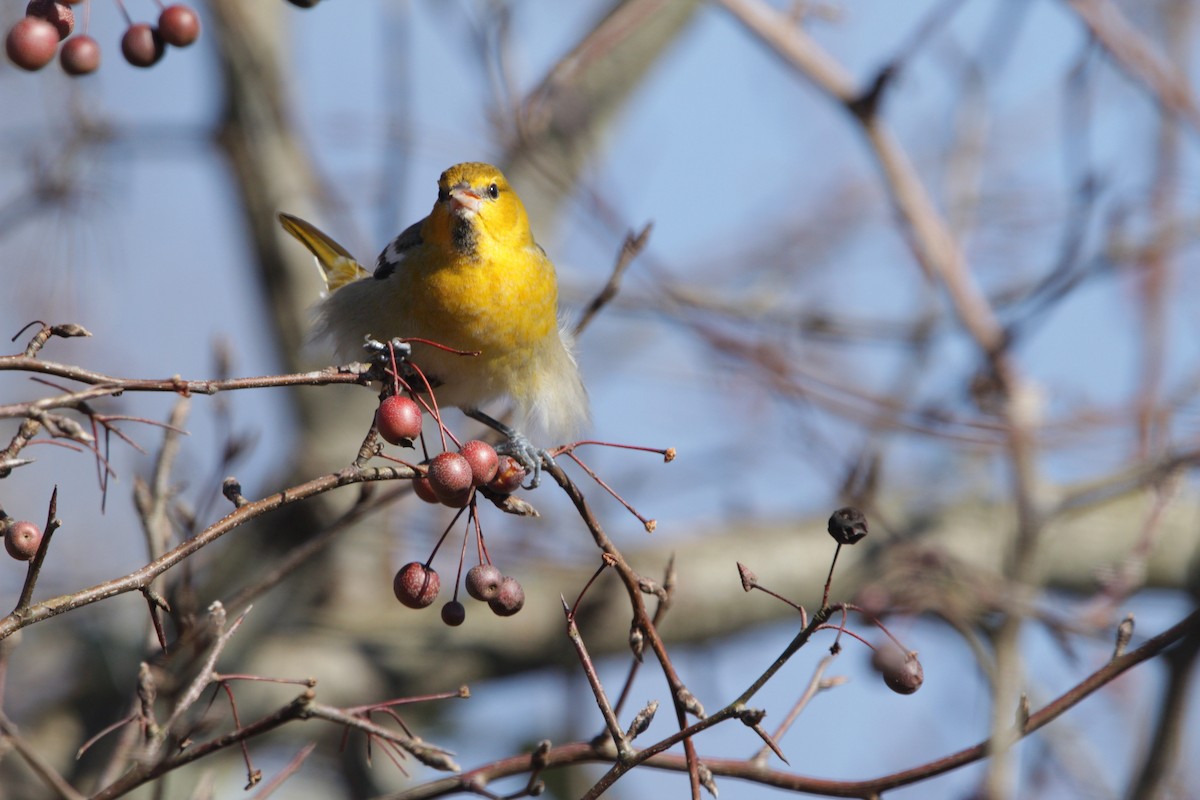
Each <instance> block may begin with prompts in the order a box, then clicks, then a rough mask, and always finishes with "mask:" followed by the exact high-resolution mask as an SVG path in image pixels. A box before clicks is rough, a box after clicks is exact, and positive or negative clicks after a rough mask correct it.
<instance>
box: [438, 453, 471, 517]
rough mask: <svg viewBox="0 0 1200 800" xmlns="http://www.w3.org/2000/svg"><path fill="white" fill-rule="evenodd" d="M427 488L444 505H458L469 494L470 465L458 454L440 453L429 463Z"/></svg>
mask: <svg viewBox="0 0 1200 800" xmlns="http://www.w3.org/2000/svg"><path fill="white" fill-rule="evenodd" d="M429 486H430V488H432V489H433V493H434V494H435V495H437V498H438V499H439V500H441V501H442V502H443V503H445V504H446V505H466V503H459V502H458V501H459V500H461V499H463V497H464V495H465V496H466V497H467V498H469V497H470V492H471V465H470V463H469V462H468V461H467V459H465V458H463V457H462V456H460V455H459V454H458V453H441V454H440V455H437V456H435V457H434V459H433V461H430V462H429Z"/></svg>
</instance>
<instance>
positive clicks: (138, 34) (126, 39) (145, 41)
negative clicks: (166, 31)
mask: <svg viewBox="0 0 1200 800" xmlns="http://www.w3.org/2000/svg"><path fill="white" fill-rule="evenodd" d="M165 50H166V47H165V45H163V40H162V36H160V35H159V33H158V29H157V28H152V27H150V26H149V25H148V24H147V23H145V22H136V23H134V24H133V25H130V26H129V30H127V31H125V35H124V36H122V37H121V54H122V55H124V56H125V60H126V61H128V62H129V63H130V64H133V65H134V66H135V67H152V66H154V65H155V64H157V63H158V62H159V60H160V59H161V58H162V57H163V51H165Z"/></svg>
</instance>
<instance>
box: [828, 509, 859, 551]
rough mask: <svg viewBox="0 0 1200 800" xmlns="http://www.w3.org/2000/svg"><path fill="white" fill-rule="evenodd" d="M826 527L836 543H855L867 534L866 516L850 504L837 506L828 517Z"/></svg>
mask: <svg viewBox="0 0 1200 800" xmlns="http://www.w3.org/2000/svg"><path fill="white" fill-rule="evenodd" d="M828 528H829V535H830V536H832V537H833V539H834V541H835V542H837V543H838V544H855V543H856V542H858V541H859V540H861V539H863V538H864V537H866V535H867V517H866V515H865V514H863V513H862V512H861V511H859V510H858V509H857V508H853V507H851V506H847V507H846V508H839V509H838V510H837V511H835V512H833V515H832V516H831V517H830V518H829V526H828Z"/></svg>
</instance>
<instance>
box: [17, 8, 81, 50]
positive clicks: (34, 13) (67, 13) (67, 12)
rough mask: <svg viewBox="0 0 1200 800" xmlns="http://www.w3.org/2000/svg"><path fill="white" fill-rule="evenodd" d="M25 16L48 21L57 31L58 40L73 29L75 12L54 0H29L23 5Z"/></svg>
mask: <svg viewBox="0 0 1200 800" xmlns="http://www.w3.org/2000/svg"><path fill="white" fill-rule="evenodd" d="M25 16H27V17H37V18H38V19H44V20H46V22H49V23H50V24H51V25H53V26H54V29H55V30H57V31H58V40H59V41H60V42H61V41H62V40H63V39H65V38H67V37H68V36H70V35H71V31H73V30H75V12H74V11H72V10H71V7H70V6H68V5H67V4H66V3H57V2H55V0H29V5H27V6H25Z"/></svg>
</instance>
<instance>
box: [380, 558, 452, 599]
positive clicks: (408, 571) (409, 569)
mask: <svg viewBox="0 0 1200 800" xmlns="http://www.w3.org/2000/svg"><path fill="white" fill-rule="evenodd" d="M441 588H442V579H441V578H439V577H438V574H437V572H436V571H435V570H434V569H433V567H427V566H425V565H424V564H422V563H421V562H420V561H410V562H408V563H407V564H405V565H404V566H403V567H401V568H400V571H399V572H397V573H396V577H395V578H394V579H393V580H392V591H393V592H395V593H396V599H397V600H399V601H400V602H401V603H403V604H404V605H406V606H408V607H409V608H425V607H426V606H428V605H432V604H433V601H434V600H436V599H437V596H438V590H440V589H441Z"/></svg>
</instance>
